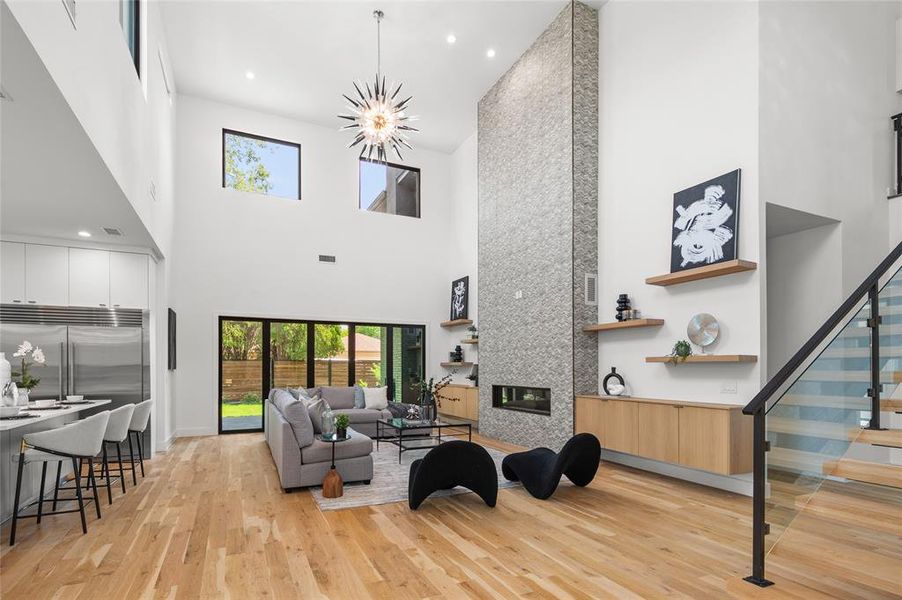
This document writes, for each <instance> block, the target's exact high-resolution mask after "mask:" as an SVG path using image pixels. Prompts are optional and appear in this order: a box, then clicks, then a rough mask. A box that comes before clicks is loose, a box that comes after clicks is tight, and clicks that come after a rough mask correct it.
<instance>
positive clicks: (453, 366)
mask: <svg viewBox="0 0 902 600" xmlns="http://www.w3.org/2000/svg"><path fill="white" fill-rule="evenodd" d="M439 364H440V365H442V366H443V367H445V368H446V369H456V368H458V367H472V366H473V363H471V362H443V363H439Z"/></svg>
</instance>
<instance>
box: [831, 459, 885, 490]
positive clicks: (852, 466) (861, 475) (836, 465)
mask: <svg viewBox="0 0 902 600" xmlns="http://www.w3.org/2000/svg"><path fill="white" fill-rule="evenodd" d="M823 469H824V470H823V473H824V475H833V476H834V477H844V478H846V479H853V480H855V481H863V482H865V483H876V484H879V485H887V486H890V487H896V488H902V465H888V464H884V463H875V462H868V461H864V460H856V459H852V458H843V459H840V460H830V461H827V462H825V463H824V466H823Z"/></svg>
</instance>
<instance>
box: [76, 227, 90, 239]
mask: <svg viewBox="0 0 902 600" xmlns="http://www.w3.org/2000/svg"><path fill="white" fill-rule="evenodd" d="M78 236H79V237H91V232H90V231H85V230H84V229H82V230H81V231H79V232H78Z"/></svg>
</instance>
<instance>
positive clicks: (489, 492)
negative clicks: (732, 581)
mask: <svg viewBox="0 0 902 600" xmlns="http://www.w3.org/2000/svg"><path fill="white" fill-rule="evenodd" d="M458 485H462V486H463V487H465V488H467V489H469V490H471V491H473V492H476V494H478V495H479V497H480V498H482V500H483V502H485V503H486V504H487V505H489V506H495V501H496V500H497V499H498V470H497V469H496V468H495V461H493V460H492V457H491V456H490V455H489V453H488V452H487V451H486V449H485V448H483V447H482V446H480V445H479V444H474V443H473V442H465V441H463V440H452V441H450V442H445V443H444V444H440V445H439V446H436V447H435V448H433V449H432V450H430V451H429V453H428V454H426V456H424V457H423V458H419V459H417V460H415V461H413V464H411V465H410V480H409V481H408V485H407V503H408V505H409V506H410V509H411V510H416V509H417V508H419V507H420V504H422V503H423V500H425V499H426V498H427V497H428V496H429V495H430V494H432V493H433V492H437V491H439V490H449V489H451V488H453V487H455V486H458Z"/></svg>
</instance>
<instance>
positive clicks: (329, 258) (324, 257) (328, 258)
mask: <svg viewBox="0 0 902 600" xmlns="http://www.w3.org/2000/svg"><path fill="white" fill-rule="evenodd" d="M319 262H324V263H334V262H335V255H333V254H320V255H319Z"/></svg>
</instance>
